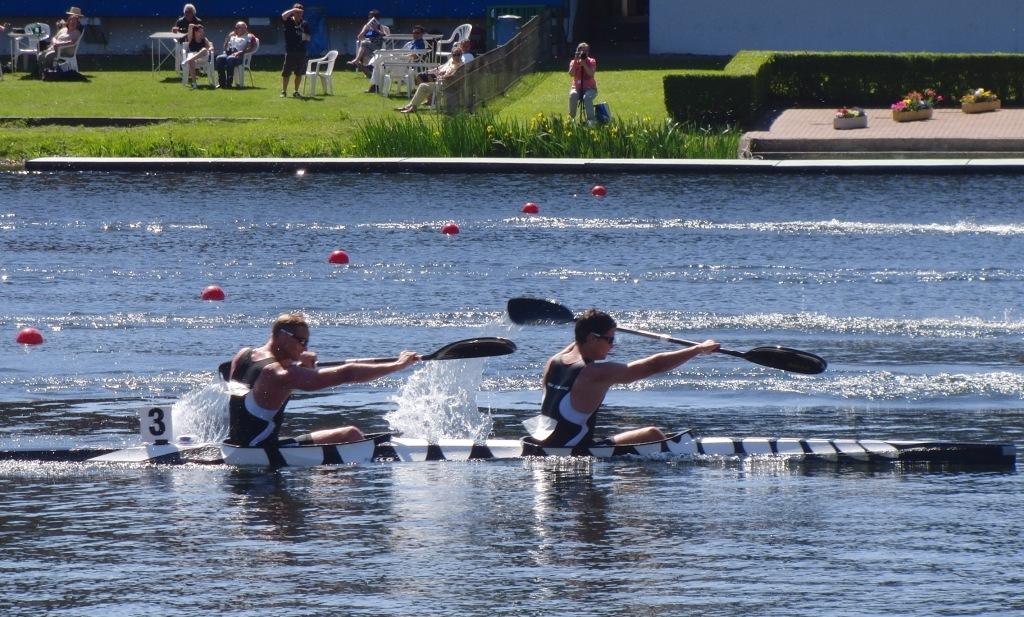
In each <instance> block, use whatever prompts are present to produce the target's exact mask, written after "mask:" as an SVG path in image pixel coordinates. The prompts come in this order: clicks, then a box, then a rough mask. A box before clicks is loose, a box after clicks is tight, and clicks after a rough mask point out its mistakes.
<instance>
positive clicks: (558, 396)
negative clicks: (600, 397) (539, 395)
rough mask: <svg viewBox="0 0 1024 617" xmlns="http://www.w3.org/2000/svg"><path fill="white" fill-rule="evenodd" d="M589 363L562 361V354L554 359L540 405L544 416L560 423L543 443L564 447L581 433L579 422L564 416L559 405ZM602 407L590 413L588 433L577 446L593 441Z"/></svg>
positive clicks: (586, 445)
mask: <svg viewBox="0 0 1024 617" xmlns="http://www.w3.org/2000/svg"><path fill="white" fill-rule="evenodd" d="M586 365H587V364H586V362H584V361H583V360H580V361H579V362H576V363H574V364H565V363H564V362H562V356H561V355H558V356H555V359H554V361H553V362H552V363H551V368H550V370H549V371H548V374H547V380H546V381H545V382H544V400H543V402H541V405H540V413H541V415H542V416H547V417H548V418H551V419H552V420H555V421H556V422H557V423H558V425H557V426H556V427H555V430H554V432H552V433H551V435H549V436H548V437H547V439H545V440H544V442H543V443H542V445H546V446H551V447H562V446H564V445H565V442H566V441H568V440H570V439H572V438H573V437H574V436H575V435H576V434H578V433H579V431H580V427H579V425H578V424H574V423H572V422H569V421H568V420H566V419H565V418H563V417H562V414H561V413H560V412H559V410H558V407H559V405H561V403H562V399H564V398H565V397H566V396H568V395H569V393H570V392H571V391H572V386H573V384H575V383H576V378H577V377H579V376H580V371H582V370H583V367H585V366H586ZM599 410H600V407H599V408H598V409H597V410H595V411H594V413H592V414H590V417H589V418H587V435H586V436H585V437H584V438H583V441H582V442H581V443H579V444H577V447H581V448H585V447H589V445H590V444H591V443H592V442H593V438H594V427H595V426H596V425H597V412H598V411H599Z"/></svg>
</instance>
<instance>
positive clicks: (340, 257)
mask: <svg viewBox="0 0 1024 617" xmlns="http://www.w3.org/2000/svg"><path fill="white" fill-rule="evenodd" d="M327 261H329V262H331V263H332V264H340V265H344V264H347V263H348V253H346V252H345V251H342V250H340V249H339V250H337V251H334V252H333V253H331V256H330V257H328V258H327Z"/></svg>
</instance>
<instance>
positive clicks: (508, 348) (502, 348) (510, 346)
mask: <svg viewBox="0 0 1024 617" xmlns="http://www.w3.org/2000/svg"><path fill="white" fill-rule="evenodd" d="M515 350H516V344H515V343H513V342H512V341H510V340H508V339H507V338H501V337H497V336H481V337H477V338H468V339H463V340H461V341H455V342H454V343H448V344H447V345H445V346H444V347H442V348H440V349H438V350H437V351H435V352H434V353H430V354H427V355H425V356H420V360H468V359H470V358H490V357H493V356H506V355H508V354H510V353H512V352H513V351H515ZM395 360H398V358H397V357H394V358H354V359H351V360H333V361H331V362H317V367H322V366H340V365H342V364H352V363H353V362H360V363H364V364H381V363H384V362H394V361H395ZM217 370H218V372H220V376H221V378H223V379H224V381H228V379H229V377H230V371H231V361H230V360H229V361H227V362H221V364H220V366H219V367H218V368H217Z"/></svg>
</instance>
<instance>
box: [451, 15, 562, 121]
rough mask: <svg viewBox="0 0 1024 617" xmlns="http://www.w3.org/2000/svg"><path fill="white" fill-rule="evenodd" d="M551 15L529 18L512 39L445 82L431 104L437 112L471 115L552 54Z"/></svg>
mask: <svg viewBox="0 0 1024 617" xmlns="http://www.w3.org/2000/svg"><path fill="white" fill-rule="evenodd" d="M552 31H553V28H552V22H551V14H550V13H549V12H547V11H545V12H544V13H542V14H540V15H537V16H535V17H532V18H531V19H530V21H528V22H526V24H524V25H523V27H522V28H521V29H520V30H519V32H518V33H516V35H515V36H514V37H512V39H510V40H509V41H508V43H505V44H504V45H502V46H501V47H497V48H495V49H492V50H490V51H488V52H487V53H485V54H482V55H481V56H478V57H477V58H474V59H473V61H472V62H470V63H469V64H467V65H466V66H464V67H463V68H462V69H460V70H459V71H457V72H456V74H455V75H454V76H453V77H452V78H451V79H446V80H445V81H444V83H443V84H442V85H441V87H440V88H439V90H440V93H439V96H438V97H437V99H438V100H437V101H435V107H436V108H437V110H438V111H440V112H443V113H448V114H455V113H460V112H472V111H474V110H475V109H476V108H477V107H479V106H480V105H482V104H484V103H486V102H487V101H490V100H491V99H493V98H495V97H498V96H501V95H502V94H504V93H505V91H506V90H508V89H509V88H511V87H512V86H513V85H514V84H515V83H516V82H517V81H519V79H520V78H521V77H522V76H523V75H526V74H528V73H532V72H533V71H534V70H535V69H536V67H537V65H538V64H540V63H541V62H544V61H546V60H547V59H549V58H551V57H553V55H554V51H555V50H554V47H553V43H554V40H555V39H554V36H553V34H552Z"/></svg>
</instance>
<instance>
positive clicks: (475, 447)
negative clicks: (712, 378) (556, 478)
mask: <svg viewBox="0 0 1024 617" xmlns="http://www.w3.org/2000/svg"><path fill="white" fill-rule="evenodd" d="M542 456H547V457H561V456H584V457H593V458H613V457H626V456H632V457H648V458H650V457H680V458H715V457H717V458H743V457H755V458H765V459H778V460H786V461H795V462H811V463H815V462H817V463H834V464H857V463H862V464H886V463H894V462H905V463H941V464H952V465H961V466H985V467H1001V468H1007V467H1008V468H1012V467H1014V466H1015V464H1016V457H1017V451H1016V447H1015V446H1014V445H1013V444H998V443H967V442H943V441H888V440H877V439H862V440H856V439H820V438H811V439H800V438H790V437H778V438H776V437H743V438H738V437H698V436H695V435H694V434H693V432H692V431H689V430H688V431H682V432H679V433H675V434H672V435H670V436H669V437H668V438H667V439H665V440H663V441H657V442H652V443H646V444H636V445H629V446H611V445H599V446H595V447H592V448H589V449H586V450H573V449H571V448H543V447H541V446H538V445H536V444H534V443H531V442H530V441H529V440H528V439H488V440H486V441H484V442H483V443H474V442H473V440H469V439H442V440H440V441H439V442H438V443H428V442H427V441H426V440H424V439H412V438H405V437H393V436H391V435H389V434H387V433H381V434H377V435H368V436H367V439H364V440H362V441H357V442H353V443H348V444H339V445H329V446H294V447H284V448H244V447H238V446H232V445H227V444H202V445H193V444H177V443H168V444H161V445H153V444H145V445H141V446H136V447H133V448H126V449H122V450H88V449H68V450H7V451H0V460H5V459H6V460H35V461H65V462H101V463H135V464H138V463H148V464H183V463H198V464H214V465H233V466H240V467H284V466H288V467H315V466H320V465H344V464H357V463H371V462H423V461H442V460H447V461H474V460H504V459H516V458H523V457H542Z"/></svg>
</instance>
